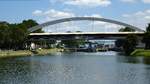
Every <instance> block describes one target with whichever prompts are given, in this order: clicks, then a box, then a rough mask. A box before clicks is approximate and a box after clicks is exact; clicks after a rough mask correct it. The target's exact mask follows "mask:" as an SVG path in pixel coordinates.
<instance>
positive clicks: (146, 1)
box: [142, 0, 150, 3]
mask: <svg viewBox="0 0 150 84" xmlns="http://www.w3.org/2000/svg"><path fill="white" fill-rule="evenodd" d="M142 1H143V2H144V3H150V0H142Z"/></svg>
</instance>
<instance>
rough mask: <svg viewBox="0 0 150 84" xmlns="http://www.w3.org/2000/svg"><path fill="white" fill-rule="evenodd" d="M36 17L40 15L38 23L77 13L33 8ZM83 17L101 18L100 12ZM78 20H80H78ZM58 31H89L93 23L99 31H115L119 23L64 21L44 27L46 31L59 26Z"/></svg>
mask: <svg viewBox="0 0 150 84" xmlns="http://www.w3.org/2000/svg"><path fill="white" fill-rule="evenodd" d="M32 14H33V15H35V16H36V17H42V19H40V21H39V22H40V23H44V22H47V21H51V20H56V19H61V18H68V17H77V16H78V15H76V14H74V13H72V12H64V11H59V10H55V9H50V10H47V11H42V10H35V11H34V12H33V13H32ZM84 17H99V18H103V16H101V15H100V14H92V15H84ZM79 22H80V21H79ZM58 25H59V26H58ZM60 25H61V28H59V31H73V32H74V31H91V29H92V28H91V27H92V25H94V29H95V30H96V31H99V32H106V30H107V31H111V32H112V31H117V30H118V28H120V26H119V25H115V24H110V23H106V22H101V21H94V22H92V21H89V22H86V21H83V23H72V22H65V23H61V24H57V26H56V25H53V26H49V27H54V28H49V27H47V28H45V30H46V31H49V32H52V31H54V32H55V30H56V27H60Z"/></svg>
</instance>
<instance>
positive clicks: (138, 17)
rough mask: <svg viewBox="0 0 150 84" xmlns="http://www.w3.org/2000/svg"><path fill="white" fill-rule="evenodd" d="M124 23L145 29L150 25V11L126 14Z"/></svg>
mask: <svg viewBox="0 0 150 84" xmlns="http://www.w3.org/2000/svg"><path fill="white" fill-rule="evenodd" d="M123 17H125V18H124V21H126V22H127V23H130V24H133V25H136V26H138V27H141V28H142V29H145V27H146V26H147V24H148V23H150V10H145V11H138V12H135V13H132V14H124V15H123Z"/></svg>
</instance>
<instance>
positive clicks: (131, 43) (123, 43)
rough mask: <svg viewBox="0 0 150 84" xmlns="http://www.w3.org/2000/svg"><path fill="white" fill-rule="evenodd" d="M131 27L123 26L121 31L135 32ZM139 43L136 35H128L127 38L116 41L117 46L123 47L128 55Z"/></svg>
mask: <svg viewBox="0 0 150 84" xmlns="http://www.w3.org/2000/svg"><path fill="white" fill-rule="evenodd" d="M134 31H135V30H134V29H132V28H129V27H125V28H121V29H120V30H119V32H134ZM137 43H138V40H137V36H136V35H128V36H127V37H126V38H125V39H118V40H116V42H115V45H116V47H122V48H123V50H124V52H125V54H126V55H130V54H131V53H132V52H133V51H134V50H135V48H136V46H137Z"/></svg>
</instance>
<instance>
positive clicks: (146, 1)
mask: <svg viewBox="0 0 150 84" xmlns="http://www.w3.org/2000/svg"><path fill="white" fill-rule="evenodd" d="M121 1H122V2H126V3H135V2H142V3H145V4H150V0H121Z"/></svg>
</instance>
